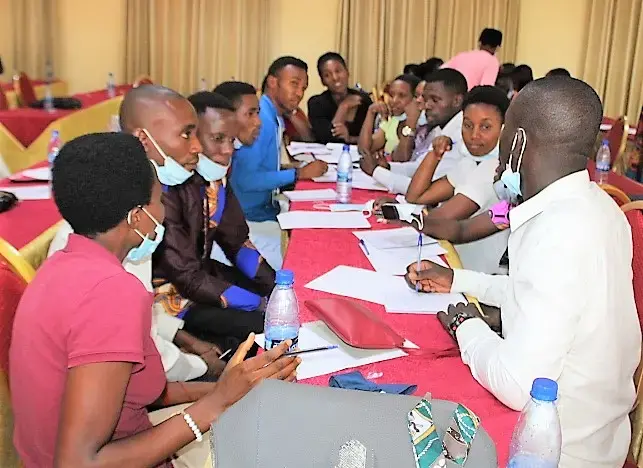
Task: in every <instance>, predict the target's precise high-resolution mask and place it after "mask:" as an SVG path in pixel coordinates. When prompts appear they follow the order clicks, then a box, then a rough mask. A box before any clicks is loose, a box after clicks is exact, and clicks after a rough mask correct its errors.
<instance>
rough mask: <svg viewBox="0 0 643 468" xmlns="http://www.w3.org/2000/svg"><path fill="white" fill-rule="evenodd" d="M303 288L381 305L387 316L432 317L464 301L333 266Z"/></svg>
mask: <svg viewBox="0 0 643 468" xmlns="http://www.w3.org/2000/svg"><path fill="white" fill-rule="evenodd" d="M306 287H307V288H309V289H314V290H316V291H323V292H327V293H331V294H337V295H338V296H344V297H352V298H354V299H361V300H363V301H367V302H374V303H376V304H381V305H383V306H384V307H385V308H386V311H387V312H390V313H413V314H435V313H437V312H439V311H441V310H446V309H447V308H448V307H449V305H451V304H457V303H459V302H464V303H466V302H467V301H466V299H465V298H464V296H463V295H462V294H436V293H421V292H419V293H418V292H415V291H414V290H412V289H411V288H409V286H408V285H407V284H406V280H405V279H404V278H402V277H400V276H391V275H387V274H386V273H380V272H376V271H369V270H364V269H361V268H353V267H349V266H345V265H340V266H338V267H335V268H334V269H332V270H331V271H329V272H328V273H325V274H323V275H322V276H320V277H319V278H317V279H314V280H313V281H311V282H310V283H308V284H307V285H306Z"/></svg>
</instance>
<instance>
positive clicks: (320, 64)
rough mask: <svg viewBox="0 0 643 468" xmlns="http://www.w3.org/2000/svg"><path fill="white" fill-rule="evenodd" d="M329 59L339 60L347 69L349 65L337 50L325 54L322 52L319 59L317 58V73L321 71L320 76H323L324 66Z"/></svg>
mask: <svg viewBox="0 0 643 468" xmlns="http://www.w3.org/2000/svg"><path fill="white" fill-rule="evenodd" d="M329 60H334V61H336V62H339V63H341V64H342V66H343V67H344V68H346V69H348V67H347V66H346V60H344V57H342V56H341V55H339V54H338V53H337V52H326V53H325V54H322V55H321V56H320V57H319V58H318V59H317V73H319V76H320V77H321V75H322V67H323V66H324V64H325V63H326V62H328V61H329Z"/></svg>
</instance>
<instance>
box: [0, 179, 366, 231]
mask: <svg viewBox="0 0 643 468" xmlns="http://www.w3.org/2000/svg"><path fill="white" fill-rule="evenodd" d="M0 190H2V191H5V192H11V193H13V194H14V195H15V196H16V197H18V199H19V200H48V199H50V198H51V187H50V186H49V185H36V186H31V185H30V186H20V187H0ZM369 226H370V225H369Z"/></svg>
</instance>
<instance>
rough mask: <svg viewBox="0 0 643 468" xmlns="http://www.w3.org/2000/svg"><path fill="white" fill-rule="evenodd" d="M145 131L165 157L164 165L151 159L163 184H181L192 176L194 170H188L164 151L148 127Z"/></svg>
mask: <svg viewBox="0 0 643 468" xmlns="http://www.w3.org/2000/svg"><path fill="white" fill-rule="evenodd" d="M143 132H144V133H145V135H147V138H149V139H150V141H151V142H152V144H153V145H154V148H156V151H158V152H159V154H160V155H161V157H162V158H163V165H162V166H159V165H158V164H157V163H156V161H154V160H152V159H150V161H151V162H152V165H153V166H154V169H156V175H157V177H158V178H159V181H160V182H161V183H162V184H163V185H181V184H182V183H183V182H185V181H186V180H188V179H189V178H190V177H192V174H193V172H190V171H188V170H187V169H185V168H184V167H183V166H181V165H180V164H179V163H177V162H176V161H175V160H174V159H172V158H171V157H169V156H168V155H167V154H165V151H163V150H162V149H161V147H160V146H159V145H158V143H156V140H155V139H154V138H152V135H150V132H148V131H147V129H145V128H144V129H143Z"/></svg>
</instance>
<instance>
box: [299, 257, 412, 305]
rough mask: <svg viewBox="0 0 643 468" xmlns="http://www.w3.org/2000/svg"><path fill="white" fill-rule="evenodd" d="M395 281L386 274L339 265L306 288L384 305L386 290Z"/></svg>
mask: <svg viewBox="0 0 643 468" xmlns="http://www.w3.org/2000/svg"><path fill="white" fill-rule="evenodd" d="M393 279H395V277H394V276H390V275H387V274H384V273H378V272H376V271H370V270H364V269H363V268H355V267H350V266H346V265H339V266H337V267H335V268H333V269H332V270H330V271H329V272H327V273H325V274H323V275H321V276H320V277H318V278H316V279H314V280H312V281H311V282H310V283H308V284H307V285H306V286H305V287H307V288H309V289H314V290H316V291H324V292H327V293H331V294H337V295H338V296H344V297H352V298H353V299H361V300H363V301H368V302H374V303H376V304H384V297H385V293H386V290H387V289H389V288H390V287H391V286H390V285H391V280H393ZM402 281H404V280H402Z"/></svg>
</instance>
